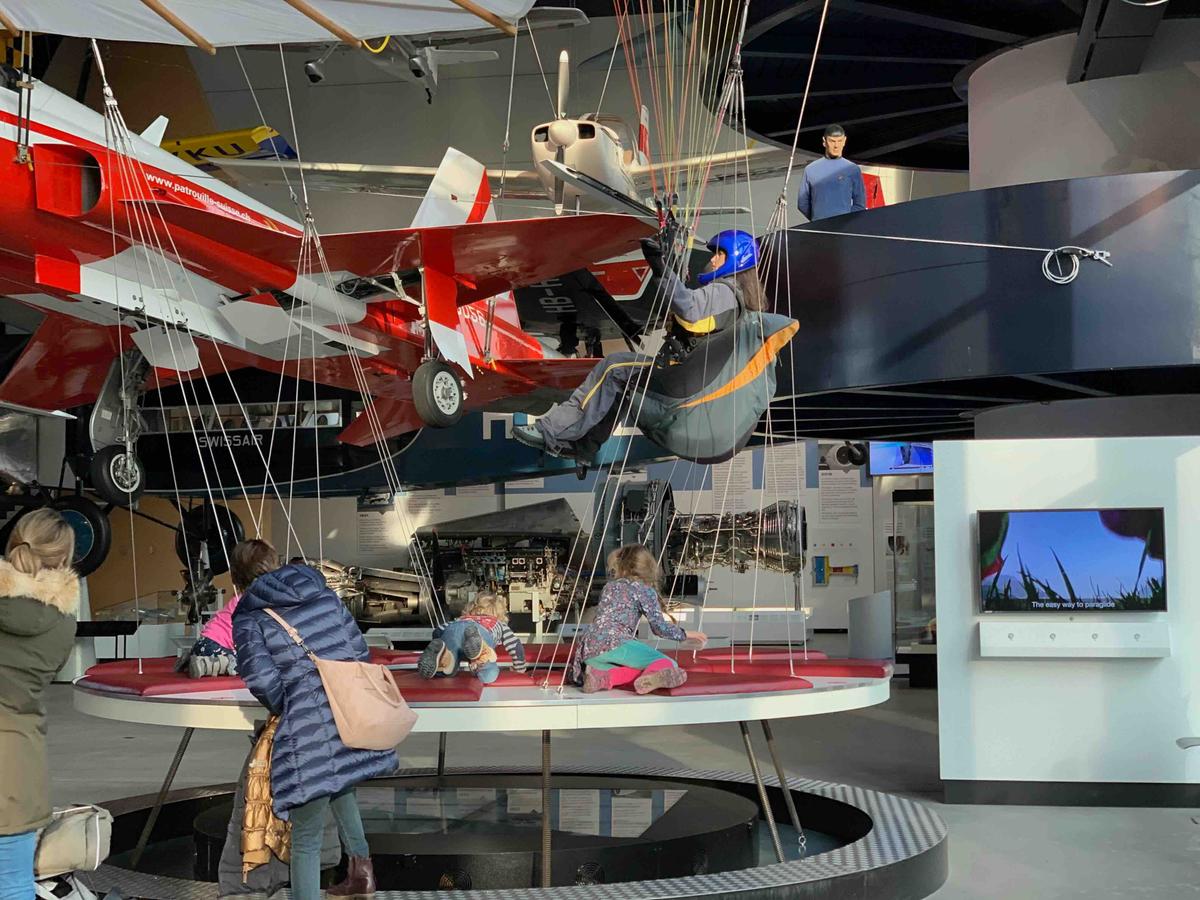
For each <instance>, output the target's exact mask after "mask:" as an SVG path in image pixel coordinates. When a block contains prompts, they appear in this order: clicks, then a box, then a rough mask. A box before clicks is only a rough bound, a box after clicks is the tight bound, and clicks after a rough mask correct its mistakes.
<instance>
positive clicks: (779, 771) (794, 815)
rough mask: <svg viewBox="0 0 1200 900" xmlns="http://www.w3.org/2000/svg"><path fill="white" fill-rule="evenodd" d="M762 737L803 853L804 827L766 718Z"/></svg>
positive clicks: (802, 853) (773, 734) (801, 853)
mask: <svg viewBox="0 0 1200 900" xmlns="http://www.w3.org/2000/svg"><path fill="white" fill-rule="evenodd" d="M761 724H762V730H763V737H765V738H766V739H767V750H768V751H769V752H770V754H771V762H772V763H773V764H774V766H775V777H776V778H778V779H779V789H780V790H781V791H783V801H784V803H786V804H787V811H788V818H789V819H791V820H792V827H793V828H795V829H796V834H798V835H799V842H800V855H801V856H803V855H804V844H805V841H804V828H803V826H801V824H800V814H799V813H798V812H796V801H795V800H793V799H792V789H791V787H789V786H788V779H787V775H785V774H784V771H783V764H782V763H781V762H780V761H779V753H778V751H776V749H775V733H774V732H773V731H772V730H771V723H770V722H768V721H767V720H766V719H763V720H762V723H761Z"/></svg>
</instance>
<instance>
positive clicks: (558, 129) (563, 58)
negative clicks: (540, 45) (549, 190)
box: [549, 50, 579, 216]
mask: <svg viewBox="0 0 1200 900" xmlns="http://www.w3.org/2000/svg"><path fill="white" fill-rule="evenodd" d="M570 94H571V58H570V56H569V55H568V54H567V51H566V50H563V51H562V52H561V53H559V54H558V110H557V112H558V119H557V121H555V122H552V123H551V125H550V134H549V137H550V140H551V141H553V142H554V161H555V162H556V163H558V164H559V165H563V164H564V163H566V161H567V148H568V147H570V146H571V145H572V144H574V143H575V141H576V140H577V139H578V138H579V131H578V128H577V127H576V125H575V123H574V122H572V121H570V120H569V119H568V118H567V100H568V99H569V97H570ZM566 190H567V186H566V184H564V183H563V181H562V180H561V179H560V180H557V181H555V183H554V214H555V215H556V216H561V215H562V211H563V202H564V199H565V196H566Z"/></svg>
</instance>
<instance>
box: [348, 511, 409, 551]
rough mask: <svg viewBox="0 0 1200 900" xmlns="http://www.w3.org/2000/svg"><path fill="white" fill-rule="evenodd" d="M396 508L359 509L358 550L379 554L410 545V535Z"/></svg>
mask: <svg viewBox="0 0 1200 900" xmlns="http://www.w3.org/2000/svg"><path fill="white" fill-rule="evenodd" d="M405 530H406V529H405V527H404V525H403V524H402V522H401V519H400V516H399V515H398V514H397V512H396V510H395V509H389V508H387V507H384V508H382V509H360V510H359V511H358V552H359V553H361V554H364V555H372V556H378V555H380V554H387V553H394V552H395V551H396V550H399V549H402V548H404V547H407V546H408V535H406V534H405Z"/></svg>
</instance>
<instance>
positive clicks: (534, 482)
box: [507, 478, 546, 491]
mask: <svg viewBox="0 0 1200 900" xmlns="http://www.w3.org/2000/svg"><path fill="white" fill-rule="evenodd" d="M545 486H546V479H545V478H522V479H520V480H518V481H510V482H508V485H507V488H508V489H509V490H514V491H529V490H540V489H542V488H544V487H545Z"/></svg>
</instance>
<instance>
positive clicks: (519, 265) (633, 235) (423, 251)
mask: <svg viewBox="0 0 1200 900" xmlns="http://www.w3.org/2000/svg"><path fill="white" fill-rule="evenodd" d="M155 205H156V206H157V207H158V209H159V211H160V212H161V213H162V216H163V218H164V219H165V220H166V222H167V223H168V224H170V225H172V226H176V227H179V228H183V229H186V230H188V231H191V232H194V233H197V234H200V235H204V236H209V237H212V238H213V239H214V240H216V241H220V243H221V244H222V245H225V246H229V247H233V248H236V249H237V250H238V251H240V252H242V253H246V254H249V255H251V256H254V257H256V258H258V259H259V260H261V261H263V262H267V263H273V264H275V265H278V266H282V267H285V268H287V269H290V270H292V271H296V269H297V267H298V265H299V264H300V261H301V260H300V256H301V254H300V250H301V240H300V236H299V235H298V234H296V233H294V232H288V231H276V230H273V229H270V228H263V227H262V226H259V225H255V224H253V223H251V222H244V221H241V220H238V219H231V218H229V217H227V216H218V215H214V214H212V213H210V212H207V211H205V210H201V209H196V208H194V207H190V206H183V205H182V204H177V203H166V202H164V203H157V204H155ZM653 231H654V229H653V228H651V227H649V226H648V225H646V224H645V223H643V222H640V221H638V220H637V219H635V218H633V217H631V216H623V215H617V214H615V213H590V214H586V215H578V216H566V217H558V218H556V217H548V218H537V219H512V220H508V221H497V222H472V223H467V224H465V225H441V226H435V227H428V228H398V229H394V230H385V231H354V232H348V233H344V234H330V235H324V236H322V238H321V244H322V246H323V247H324V250H325V259H326V262H327V264H328V266H329V269H330V271H331V272H343V271H344V272H349V273H351V274H353V275H358V276H361V277H370V276H375V275H387V274H390V273H392V272H406V271H412V270H415V269H423V270H424V271H425V274H426V278H427V280H429V279H430V276H431V275H432V274H433V273H434V272H437V273H439V274H440V276H441V277H443V278H446V279H449V281H450V283H451V285H452V286H453V288H454V294H455V296H456V299H457V305H459V306H464V305H466V304H468V303H474V302H475V301H476V300H484V299H487V298H488V297H494V296H495V295H497V294H501V293H503V292H505V291H508V290H512V289H513V288H515V287H521V286H523V285H527V284H537V283H538V282H540V281H545V280H546V279H547V278H553V277H555V276H557V275H561V274H563V273H565V272H573V271H575V270H576V269H579V268H581V267H583V266H587V265H589V264H591V263H594V262H599V261H600V260H604V259H609V258H611V257H614V256H620V255H622V254H624V253H629V252H631V251H633V250H635V249H637V247H638V241H639V240H640V239H641V238H643V237H647V236H649V235H650V234H652V233H653ZM311 256H312V255H311V254H310V255H308V257H307V258H306V264H307V265H308V266H309V268H308V269H305V270H304V271H303V272H302V273H301V274H311V273H312V272H313V271H315V270H316V268H315V267H316V265H317V263H316V261H315V260H313V259H312V258H311ZM427 289H428V287H427Z"/></svg>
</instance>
